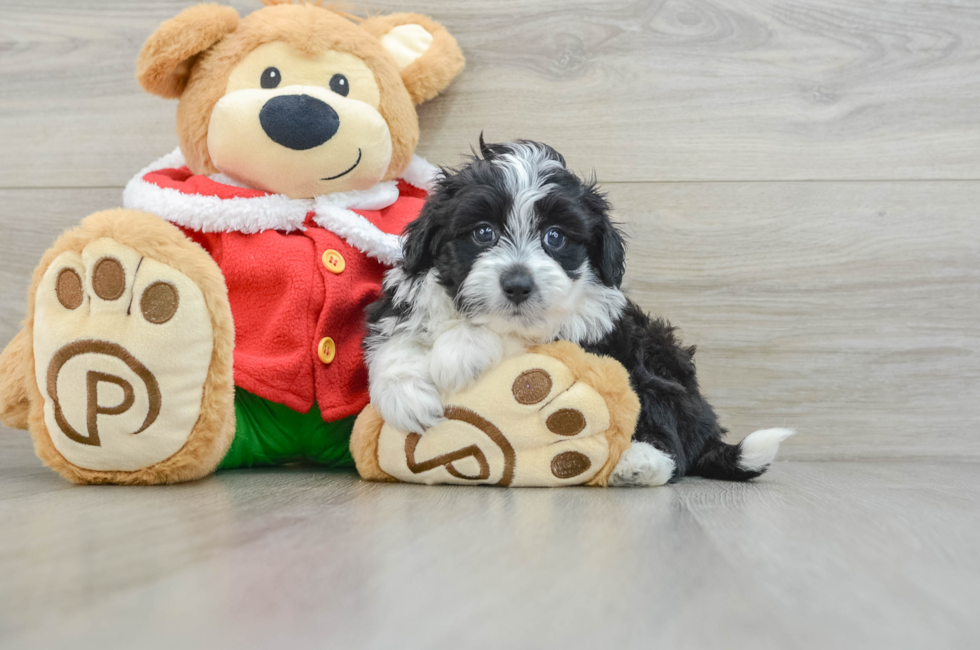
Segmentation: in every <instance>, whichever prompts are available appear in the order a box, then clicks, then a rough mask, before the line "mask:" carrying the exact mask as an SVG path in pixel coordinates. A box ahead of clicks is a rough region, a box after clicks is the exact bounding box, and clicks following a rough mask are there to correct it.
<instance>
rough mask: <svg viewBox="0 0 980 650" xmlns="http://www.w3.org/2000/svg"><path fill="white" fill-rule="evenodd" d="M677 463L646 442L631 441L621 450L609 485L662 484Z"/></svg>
mask: <svg viewBox="0 0 980 650" xmlns="http://www.w3.org/2000/svg"><path fill="white" fill-rule="evenodd" d="M676 466H677V464H676V463H675V462H674V459H673V458H671V457H670V455H669V454H665V453H664V452H662V451H660V450H659V449H657V448H656V447H654V446H653V445H651V444H650V443H648V442H633V443H632V444H630V446H629V449H627V450H626V451H624V452H623V455H622V456H620V457H619V462H618V463H616V468H615V469H613V473H612V475H611V476H610V477H609V485H613V486H617V487H626V486H635V487H656V486H658V485H664V484H665V483H666V482H667V481H669V480H670V477H672V476H673V475H674V468H675V467H676Z"/></svg>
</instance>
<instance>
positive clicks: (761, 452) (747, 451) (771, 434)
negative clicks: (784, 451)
mask: <svg viewBox="0 0 980 650" xmlns="http://www.w3.org/2000/svg"><path fill="white" fill-rule="evenodd" d="M794 433H796V431H794V430H793V429H760V430H759V431H754V432H752V433H750V434H749V435H747V436H746V437H745V440H743V441H742V442H740V443H739V449H740V454H739V458H738V467H739V469H742V470H745V471H747V472H758V471H759V470H761V469H764V468H765V467H767V466H768V465H769V464H770V463H772V461H773V460H774V459H775V458H776V454H777V453H778V452H779V443H781V442H782V441H783V440H786V438H789V437H790V436H791V435H793V434H794Z"/></svg>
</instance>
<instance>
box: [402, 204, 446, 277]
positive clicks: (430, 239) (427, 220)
mask: <svg viewBox="0 0 980 650" xmlns="http://www.w3.org/2000/svg"><path fill="white" fill-rule="evenodd" d="M434 203H435V201H433V200H432V198H431V197H430V199H429V201H428V202H427V203H426V206H429V208H430V209H426V206H423V208H422V213H421V214H420V215H419V217H418V218H417V219H416V220H415V221H412V222H411V223H409V224H408V226H407V227H406V228H405V243H404V245H403V246H402V252H403V255H404V257H403V259H402V265H403V266H404V267H405V272H406V273H407V274H408V275H410V276H412V275H418V274H419V273H422V272H423V271H428V270H429V269H431V268H432V266H433V260H434V259H435V256H436V253H438V252H439V246H440V245H441V244H442V231H443V229H442V225H441V224H440V223H439V222H438V220H437V219H436V218H435V216H434V214H433V213H434V211H435V210H434V209H433V208H432V207H431V206H432V205H434Z"/></svg>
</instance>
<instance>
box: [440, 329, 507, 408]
mask: <svg viewBox="0 0 980 650" xmlns="http://www.w3.org/2000/svg"><path fill="white" fill-rule="evenodd" d="M501 357H503V346H502V345H501V342H500V338H499V337H497V336H496V335H495V334H492V333H490V332H487V331H486V330H483V329H482V328H475V327H472V326H469V325H459V326H457V327H454V328H452V329H450V330H448V331H447V332H445V333H443V334H442V335H441V336H440V337H439V338H437V339H436V341H435V343H434V344H433V346H432V353H431V355H430V357H429V374H430V376H431V377H432V382H433V383H434V384H435V386H436V388H438V389H439V391H440V392H441V393H442V394H443V395H451V394H453V393H457V392H459V391H461V390H463V389H465V388H468V387H469V386H472V385H473V382H475V381H476V380H477V378H478V377H479V376H480V375H482V374H483V373H484V372H485V371H486V370H487V369H488V368H490V367H491V366H493V365H494V364H496V363H498V362H499V361H500V359H501Z"/></svg>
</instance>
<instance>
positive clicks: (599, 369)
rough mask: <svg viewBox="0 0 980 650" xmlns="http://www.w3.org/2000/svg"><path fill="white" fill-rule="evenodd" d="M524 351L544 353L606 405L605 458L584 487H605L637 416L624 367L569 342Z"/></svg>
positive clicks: (637, 402)
mask: <svg viewBox="0 0 980 650" xmlns="http://www.w3.org/2000/svg"><path fill="white" fill-rule="evenodd" d="M528 352H536V353H537V354H545V355H548V356H549V357H554V358H555V359H558V360H559V361H561V362H562V363H564V364H565V365H566V366H568V369H569V370H571V371H572V374H573V375H574V376H575V378H576V379H577V380H579V381H582V382H585V383H586V384H588V385H589V386H591V387H592V388H594V389H595V390H596V391H597V392H598V393H599V394H600V395H602V397H603V399H605V400H606V404H607V405H608V406H609V419H610V423H609V429H608V430H607V431H606V440H607V441H608V443H609V459H608V460H606V464H605V465H603V467H602V469H601V470H600V471H599V473H598V474H596V475H595V476H594V477H593V478H592V480H590V481H589V482H588V484H587V485H600V486H605V485H606V484H607V483H608V482H609V475H610V474H612V472H613V469H615V467H616V463H617V462H619V457H620V456H622V455H623V452H624V451H626V449H627V448H628V447H629V446H630V439H631V438H632V437H633V431H634V430H635V429H636V421H637V418H639V417H640V398H639V397H637V396H636V393H634V392H633V388H632V387H631V386H630V377H629V373H628V372H626V368H624V367H623V366H622V364H620V363H619V362H618V361H616V360H615V359H613V358H611V357H601V356H598V355H595V354H590V353H588V352H586V351H585V350H583V349H582V348H580V347H579V346H577V345H575V344H574V343H571V342H569V341H556V342H555V343H547V344H545V345H539V346H536V347H533V348H531V349H530V350H528Z"/></svg>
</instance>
